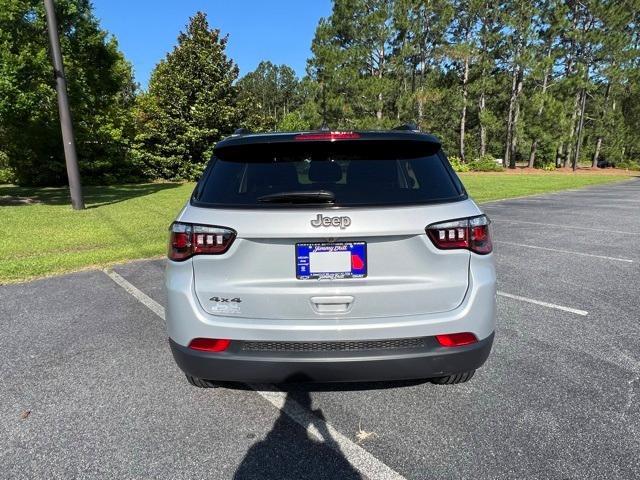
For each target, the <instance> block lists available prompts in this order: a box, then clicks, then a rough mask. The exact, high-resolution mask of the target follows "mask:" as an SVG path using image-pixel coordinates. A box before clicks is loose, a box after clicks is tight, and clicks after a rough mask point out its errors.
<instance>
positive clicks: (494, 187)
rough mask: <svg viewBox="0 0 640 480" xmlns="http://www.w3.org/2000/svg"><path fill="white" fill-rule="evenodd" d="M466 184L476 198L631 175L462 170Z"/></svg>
mask: <svg viewBox="0 0 640 480" xmlns="http://www.w3.org/2000/svg"><path fill="white" fill-rule="evenodd" d="M458 175H459V176H460V178H461V179H462V182H463V183H464V185H465V187H466V188H467V191H468V192H469V194H470V195H471V196H472V197H473V199H474V200H475V201H477V202H488V201H490V200H500V199H503V198H511V197H522V196H525V195H535V194H537V193H548V192H556V191H559V190H566V189H568V188H580V187H586V186H589V185H597V184H600V183H611V182H619V181H620V180H625V179H629V178H631V176H630V175H625V174H609V173H607V174H598V173H578V174H572V173H565V172H544V173H521V174H518V173H477V172H475V173H474V172H470V173H459V174H458Z"/></svg>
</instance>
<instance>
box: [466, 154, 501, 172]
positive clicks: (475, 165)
mask: <svg viewBox="0 0 640 480" xmlns="http://www.w3.org/2000/svg"><path fill="white" fill-rule="evenodd" d="M469 168H470V169H471V170H472V171H474V172H501V171H503V170H504V168H503V167H502V165H501V164H499V163H498V162H497V159H496V158H494V157H492V156H491V155H483V156H482V157H480V158H476V159H474V160H473V161H472V162H470V163H469Z"/></svg>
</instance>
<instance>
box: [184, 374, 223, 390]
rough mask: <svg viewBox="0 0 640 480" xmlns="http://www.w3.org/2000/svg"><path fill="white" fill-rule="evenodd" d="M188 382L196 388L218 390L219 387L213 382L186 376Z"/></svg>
mask: <svg viewBox="0 0 640 480" xmlns="http://www.w3.org/2000/svg"><path fill="white" fill-rule="evenodd" d="M185 376H186V377H187V380H188V382H189V383H190V384H191V385H193V386H194V387H198V388H216V387H217V386H218V385H217V384H216V383H215V382H212V381H211V380H205V379H204V378H198V377H192V376H191V375H187V374H185Z"/></svg>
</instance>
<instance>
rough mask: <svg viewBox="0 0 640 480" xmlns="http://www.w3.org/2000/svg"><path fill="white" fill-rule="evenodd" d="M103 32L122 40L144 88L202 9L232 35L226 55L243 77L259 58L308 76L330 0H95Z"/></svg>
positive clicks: (220, 27) (221, 29) (225, 31)
mask: <svg viewBox="0 0 640 480" xmlns="http://www.w3.org/2000/svg"><path fill="white" fill-rule="evenodd" d="M93 5H94V12H95V14H96V16H97V17H98V18H99V19H100V22H101V25H102V28H104V29H105V30H107V31H109V32H110V33H112V34H113V35H115V37H116V38H117V39H118V42H119V44H120V49H121V50H122V51H123V52H124V54H125V56H126V57H127V59H128V60H129V61H130V62H131V63H133V67H134V70H135V75H136V80H137V81H138V82H139V83H140V85H141V86H142V87H143V88H146V86H147V82H148V80H149V75H150V74H151V71H152V70H153V67H154V66H155V65H156V63H158V61H160V60H161V59H162V58H164V56H165V55H166V53H167V52H169V51H171V49H172V48H173V46H174V45H175V43H176V38H177V37H178V33H179V32H180V31H181V30H184V27H185V25H186V24H187V21H188V19H189V17H190V16H192V15H193V14H194V13H195V12H196V11H198V10H202V11H204V12H205V13H206V14H207V17H208V19H209V24H210V25H211V26H212V27H215V28H219V29H220V31H221V32H222V33H223V34H229V43H228V46H227V54H228V55H229V56H230V57H231V58H232V59H233V60H234V61H235V62H236V64H237V65H238V66H239V68H240V74H241V75H244V74H245V73H247V72H250V71H252V70H253V69H255V67H256V66H257V65H258V63H259V62H260V60H271V61H272V62H273V63H276V64H281V63H286V64H287V65H289V66H290V67H292V68H293V69H294V70H295V71H296V73H297V74H298V76H302V75H304V72H305V67H306V60H307V58H308V57H309V56H310V54H311V50H310V48H311V40H313V36H314V33H315V29H316V26H317V24H318V20H320V17H326V16H328V15H329V14H330V13H331V1H330V0H297V1H296V0H266V1H258V0H247V1H239V0H236V1H231V2H230V1H224V0H209V1H204V0H156V1H153V0H128V1H124V0H94V1H93Z"/></svg>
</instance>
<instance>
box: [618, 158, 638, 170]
mask: <svg viewBox="0 0 640 480" xmlns="http://www.w3.org/2000/svg"><path fill="white" fill-rule="evenodd" d="M616 167H617V168H622V169H624V170H635V171H639V170H640V162H637V161H633V160H623V161H621V162H616Z"/></svg>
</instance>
